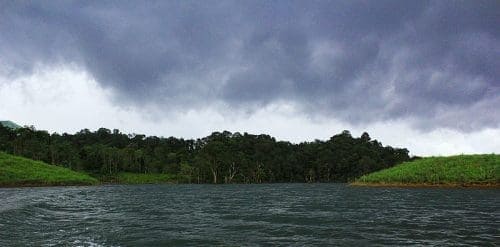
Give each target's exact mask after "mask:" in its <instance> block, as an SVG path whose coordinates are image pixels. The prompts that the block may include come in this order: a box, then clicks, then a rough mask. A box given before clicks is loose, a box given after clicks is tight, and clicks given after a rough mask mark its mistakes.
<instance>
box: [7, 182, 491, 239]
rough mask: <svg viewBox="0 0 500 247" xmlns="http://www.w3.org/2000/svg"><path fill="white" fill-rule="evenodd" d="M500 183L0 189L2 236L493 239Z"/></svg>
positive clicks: (57, 237) (27, 237) (81, 237)
mask: <svg viewBox="0 0 500 247" xmlns="http://www.w3.org/2000/svg"><path fill="white" fill-rule="evenodd" d="M499 192H500V191H499V190H495V189H492V190H484V189H483V190H475V189H430V188H429V189H398V188H392V189H387V188H357V187H348V186H345V185H342V184H272V185H220V186H214V185H143V186H99V187H68V188H63V187H61V188H10V189H0V198H1V201H0V246H59V245H63V246H165V245H169V246H175V245H177V246H193V245H196V246H199V245H203V246H210V245H217V246H220V245H224V246H226V245H230V246H233V245H235V246H261V245H273V246H274V245H278V246H308V245H309V246H325V245H336V246H364V245H373V246H386V245H394V246H401V245H416V246H421V245H425V246H498V244H499V240H500V232H499V230H498V229H500V220H499V219H500V206H499V205H500V193H499Z"/></svg>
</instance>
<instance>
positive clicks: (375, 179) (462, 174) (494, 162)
mask: <svg viewBox="0 0 500 247" xmlns="http://www.w3.org/2000/svg"><path fill="white" fill-rule="evenodd" d="M352 184H353V185H368V186H478V187H481V186H493V187H499V186H500V155H495V154H485V155H458V156H450V157H428V158H423V159H419V160H415V161H411V162H405V163H402V164H400V165H397V166H395V167H392V168H389V169H385V170H381V171H378V172H374V173H370V174H368V175H365V176H362V177H360V178H359V179H357V180H356V181H355V182H354V183H352Z"/></svg>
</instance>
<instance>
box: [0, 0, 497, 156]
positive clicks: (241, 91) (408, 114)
mask: <svg viewBox="0 0 500 247" xmlns="http://www.w3.org/2000/svg"><path fill="white" fill-rule="evenodd" d="M499 23H500V2H499V1H495V0H491V1H414V0H409V1H401V0H396V1H382V0H377V1H375V0H373V1H353V0H349V1H290V0H287V1H221V0H217V1H184V0H183V1H158V2H156V1H35V2H31V1H3V0H0V120H2V119H8V120H12V121H14V122H16V123H18V124H21V125H34V126H35V127H37V128H38V129H46V130H49V131H57V132H69V133H74V132H75V131H78V130H80V129H83V128H89V129H93V130H95V129H97V128H99V127H106V128H109V129H113V128H119V129H120V130H122V131H123V132H126V133H144V134H148V135H158V136H176V137H184V138H197V137H203V136H206V135H209V134H210V133H211V132H213V131H221V130H229V131H233V132H234V131H240V132H249V133H256V134H257V133H266V134H270V135H273V136H275V137H277V139H280V140H289V141H293V142H300V141H312V140H314V139H327V138H329V137H330V136H332V135H334V134H337V133H339V132H341V131H342V130H344V129H348V130H351V132H352V133H353V135H355V136H358V135H360V134H361V133H362V132H363V131H367V132H368V133H370V135H371V136H372V138H376V139H378V140H381V141H382V142H383V144H385V145H391V146H397V147H406V148H408V149H409V150H410V152H411V154H414V155H449V154H458V153H492V152H495V153H500V28H498V26H499Z"/></svg>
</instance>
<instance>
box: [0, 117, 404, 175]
mask: <svg viewBox="0 0 500 247" xmlns="http://www.w3.org/2000/svg"><path fill="white" fill-rule="evenodd" d="M0 151H5V152H8V153H11V154H14V155H19V156H24V157H27V158H31V159H35V160H41V161H44V162H46V163H49V164H55V165H59V166H64V167H68V168H71V169H74V170H81V171H86V172H89V173H91V174H94V175H98V176H102V177H113V176H114V175H116V174H118V173H119V172H133V173H168V174H171V175H176V176H177V177H182V178H184V179H185V182H192V183H236V182H238V183H265V182H345V181H349V180H352V179H354V178H356V177H359V176H361V175H363V174H366V173H370V172H373V171H377V170H380V169H383V168H388V167H392V166H394V165H396V164H399V163H401V162H404V161H407V160H409V156H408V150H407V149H400V148H392V147H390V146H386V147H384V146H382V144H381V143H380V142H378V141H377V140H371V139H370V136H369V135H368V134H367V133H363V135H362V136H361V137H359V138H354V137H352V136H351V134H350V132H349V131H343V132H342V133H340V134H337V135H334V136H332V137H331V138H330V139H329V140H327V141H320V140H316V141H314V142H303V143H300V144H293V143H290V142H285V141H277V140H276V139H275V138H273V137H271V136H269V135H252V134H247V133H244V134H240V133H238V132H236V133H231V132H228V131H224V132H214V133H212V134H211V135H210V136H207V137H204V138H201V139H196V140H192V139H189V140H185V139H182V138H175V137H169V138H163V137H156V136H144V135H138V134H130V135H127V134H123V133H121V132H120V131H119V130H113V131H111V130H108V129H104V128H101V129H99V130H97V131H90V130H88V129H84V130H81V131H80V132H77V133H75V134H66V133H65V134H62V135H61V134H57V133H53V134H49V133H48V132H47V131H40V130H35V128H33V127H30V128H20V129H10V128H6V127H3V126H0Z"/></svg>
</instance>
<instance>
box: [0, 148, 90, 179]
mask: <svg viewBox="0 0 500 247" xmlns="http://www.w3.org/2000/svg"><path fill="white" fill-rule="evenodd" d="M97 183H98V181H97V180H96V179H95V178H93V177H90V176H89V175H87V174H84V173H80V172H76V171H73V170H70V169H67V168H64V167H59V166H53V165H49V164H46V163H44V162H40V161H34V160H30V159H26V158H22V157H18V156H14V155H10V154H6V153H2V152H0V186H52V185H92V184H97Z"/></svg>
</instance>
